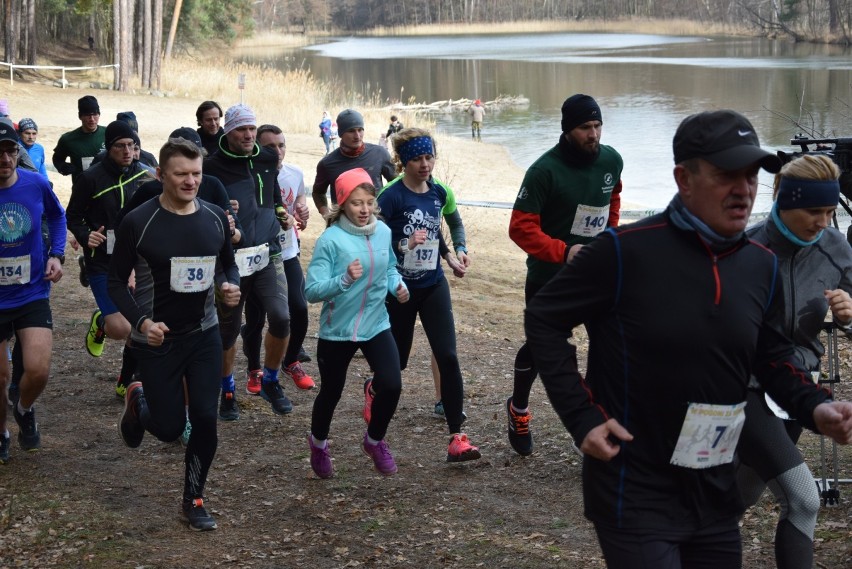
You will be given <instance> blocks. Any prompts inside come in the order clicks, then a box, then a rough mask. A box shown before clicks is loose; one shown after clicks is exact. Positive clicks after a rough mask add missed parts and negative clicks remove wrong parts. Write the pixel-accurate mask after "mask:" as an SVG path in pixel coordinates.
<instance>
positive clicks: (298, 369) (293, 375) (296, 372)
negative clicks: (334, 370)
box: [284, 361, 316, 390]
mask: <svg viewBox="0 0 852 569" xmlns="http://www.w3.org/2000/svg"><path fill="white" fill-rule="evenodd" d="M284 373H286V374H287V375H289V376H290V379H292V380H293V383H295V384H296V387H298V388H299V389H304V390H308V389H313V388H314V387H315V386H316V384H315V383H314V378H312V377H311V376H309V375H308V374H306V373H305V370H304V369H302V364H300V363H299V362H298V361H295V362H293V363H291V364H290V365H288V366H287V367H285V368H284Z"/></svg>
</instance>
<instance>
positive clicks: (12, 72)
mask: <svg viewBox="0 0 852 569" xmlns="http://www.w3.org/2000/svg"><path fill="white" fill-rule="evenodd" d="M0 65H5V66H6V67H8V68H9V84H10V85H14V84H15V69H48V70H51V69H52V70H56V69H59V70H61V71H62V88H63V89H64V88H65V86H66V85H67V84H68V80H67V79H65V72H66V71H87V70H91V69H105V68H107V67H114V68H115V69H118V67H119V64H118V63H113V64H111V65H95V66H90V67H65V66H62V65H18V64H17V63H15V64H12V63H6V62H5V61H0Z"/></svg>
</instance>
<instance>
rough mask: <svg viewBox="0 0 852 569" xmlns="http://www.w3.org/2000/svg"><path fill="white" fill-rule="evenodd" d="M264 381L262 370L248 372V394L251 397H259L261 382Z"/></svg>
mask: <svg viewBox="0 0 852 569" xmlns="http://www.w3.org/2000/svg"><path fill="white" fill-rule="evenodd" d="M262 380H263V370H262V369H253V370H251V371H250V372H248V378H246V393H248V394H249V395H258V394H259V393H260V382H261V381H262Z"/></svg>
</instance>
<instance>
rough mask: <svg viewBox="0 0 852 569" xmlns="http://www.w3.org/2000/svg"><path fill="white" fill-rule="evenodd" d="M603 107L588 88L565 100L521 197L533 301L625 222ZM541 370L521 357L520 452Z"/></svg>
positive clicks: (514, 400) (516, 236)
mask: <svg viewBox="0 0 852 569" xmlns="http://www.w3.org/2000/svg"><path fill="white" fill-rule="evenodd" d="M602 125H603V121H602V118H601V109H600V107H599V106H598V104H597V103H596V102H595V100H594V99H593V98H592V97H590V96H588V95H582V94H577V95H572V96H571V97H569V98H568V99H567V100H566V101H565V102H564V103H563V104H562V135H561V136H560V138H559V143H558V144H557V145H556V146H554V147H553V148H551V149H550V150H548V151H547V152H545V153H544V154H543V155H542V156H541V157H540V158H539V159H538V160H536V161H535V162H534V163H533V164H532V166H530V167H529V169H528V170H527V172H526V175H525V176H524V181H523V183H522V184H521V190H520V191H519V192H518V196H517V198H516V199H515V205H514V207H513V209H512V218H511V221H510V222H509V237H511V239H512V241H514V242H515V243H517V244H518V246H519V247H520V248H521V249H523V250H524V251H525V252H526V253H527V280H526V284H525V286H524V298H525V301H526V303H529V301H530V299H531V298H532V297H533V296H534V295H535V293H536V292H538V291H539V289H541V288H542V287H543V286H544V285H545V284H546V283H547V282H548V281H549V280H550V279H551V278H552V277H553V276H554V275H556V273H557V272H559V269H560V268H561V267H562V266H563V265H564V264H565V263H568V262H569V261H570V260H571V258H572V257H573V256H574V255H575V254H576V253H577V251H578V250H579V249H580V247H582V246H583V245H585V244H587V243H589V242H591V241H592V240H593V239H594V238H595V236H596V235H598V233H600V232H601V231H603V230H604V229H606V228H607V227H615V226H616V225H618V218H619V213H620V209H621V171H622V168H623V167H624V162H623V161H622V159H621V155H620V154H619V153H618V152H616V151H615V149H613V148H612V147H610V146H605V145H601V144H600V138H601V127H602ZM537 373H538V372H537V370H536V368H535V366H534V365H533V361H532V356H531V354H530V350H529V348H528V347H527V345H526V344H524V345H523V346H521V349H520V350H518V354H517V355H516V356H515V371H514V377H515V380H514V390H513V392H512V396H511V397H510V398H509V399H508V400H507V401H506V414H507V416H508V421H509V431H508V432H509V443H511V445H512V448H513V449H515V452H517V453H518V454H521V455H524V456H526V455H529V454H531V453H532V451H533V439H532V433H531V432H530V429H529V422H530V418H531V417H532V414H531V413H530V410H529V396H530V390H531V389H532V384H533V381H535V378H536V375H537Z"/></svg>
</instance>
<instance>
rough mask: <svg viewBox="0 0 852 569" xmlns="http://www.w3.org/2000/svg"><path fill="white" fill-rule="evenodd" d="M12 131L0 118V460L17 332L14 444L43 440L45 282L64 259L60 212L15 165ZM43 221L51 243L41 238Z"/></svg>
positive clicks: (49, 193)
mask: <svg viewBox="0 0 852 569" xmlns="http://www.w3.org/2000/svg"><path fill="white" fill-rule="evenodd" d="M18 152H19V147H18V135H17V133H16V132H15V130H14V128H12V127H10V126H8V125H0V212H2V215H0V219H2V223H0V241H2V244H3V246H2V247H0V351H1V352H2V353H3V357H2V358H0V360H2V366H0V382H2V385H0V463H2V464H5V463H6V462H7V461H8V460H9V446H10V444H9V443H10V438H11V437H10V435H9V431H8V429H7V428H6V417H7V409H8V407H7V402H6V384H7V382H8V381H9V375H10V374H9V369H8V365H9V362H8V358H7V357H6V354H7V347H8V343H7V342H8V340H9V339H10V338H11V337H12V336H13V335H17V340H16V344H20V346H21V352H22V360H23V374H22V376H21V381H20V385H19V391H18V393H19V396H18V400H17V402H15V404H14V406H13V408H12V414H13V416H14V417H15V421H16V422H17V423H18V429H19V430H18V444H19V445H20V447H21V449H23V450H26V451H33V450H38V449H39V448H40V447H41V434H40V432H39V427H38V423H37V422H36V418H35V409H34V406H33V405H34V403H35V401H36V399H37V398H38V396H39V395H41V393H42V392H43V391H44V388H45V386H46V385H47V380H48V376H49V373H50V359H51V352H52V346H53V319H52V315H51V311H50V302H49V297H50V284H51V283H55V282H58V281H59V279H61V278H62V263H64V262H65V237H66V230H65V212H64V210H63V209H62V206H61V205H60V203H59V200H58V199H57V197H56V195H55V194H54V193H53V190H52V189H51V187H50V184H49V183H48V181H47V180H46V179H45V178H44V177H42V176H41V175H40V174H36V173H33V172H28V171H25V170H20V169H18V168H16V167H15V164H16V163H17V154H18ZM43 218H44V219H45V220H46V223H47V227H48V234H49V241H48V243H49V249H47V250H46V249H45V243H44V240H43V237H42V231H41V228H42V219H43Z"/></svg>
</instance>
